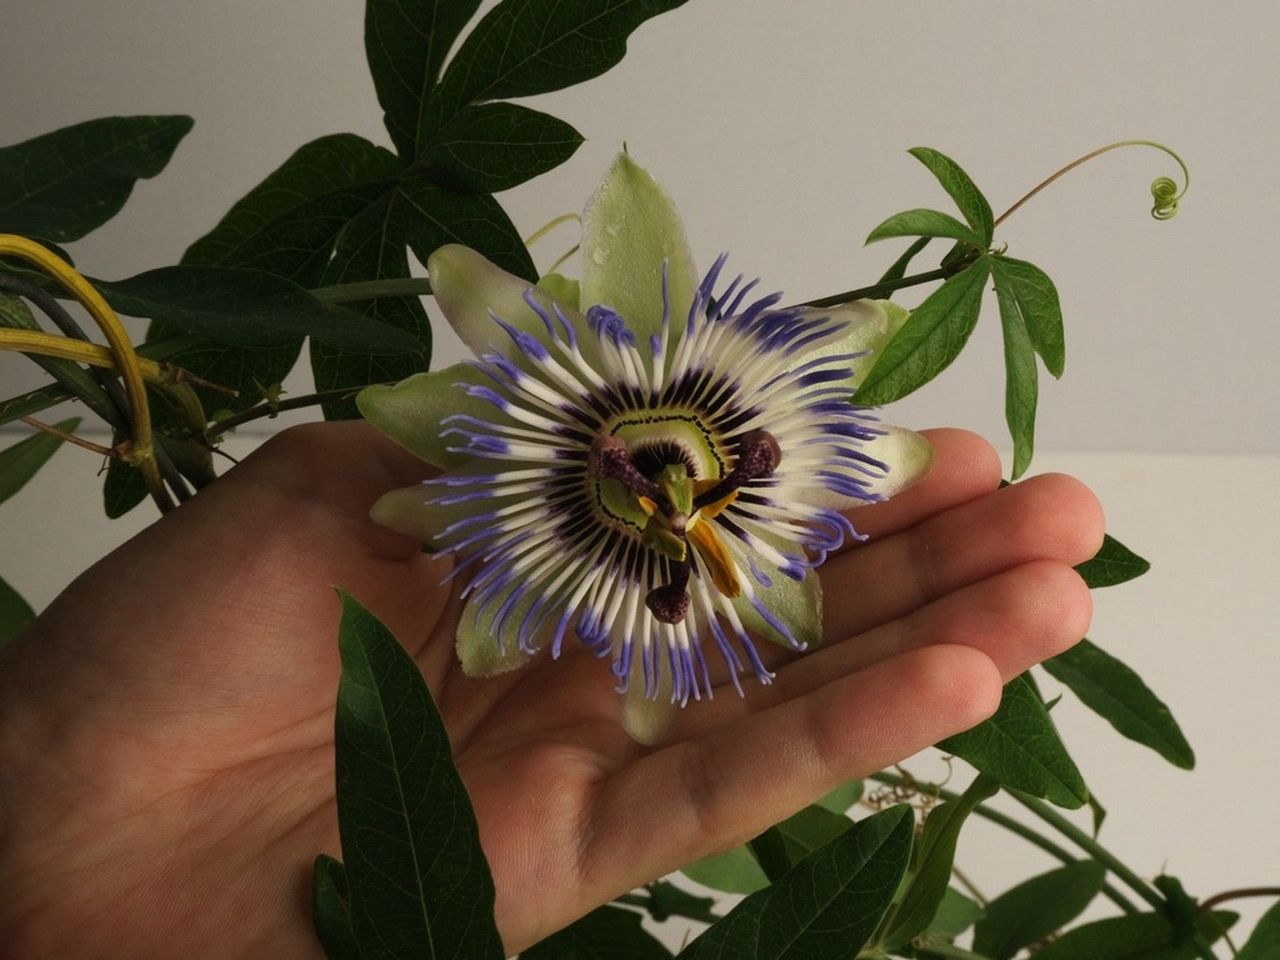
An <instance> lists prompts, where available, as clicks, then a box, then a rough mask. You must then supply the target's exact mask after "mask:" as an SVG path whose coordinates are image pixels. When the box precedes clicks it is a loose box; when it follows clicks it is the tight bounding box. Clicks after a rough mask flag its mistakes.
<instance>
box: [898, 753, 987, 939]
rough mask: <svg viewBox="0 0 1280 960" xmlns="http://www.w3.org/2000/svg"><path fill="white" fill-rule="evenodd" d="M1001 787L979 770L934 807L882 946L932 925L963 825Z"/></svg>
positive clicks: (943, 892)
mask: <svg viewBox="0 0 1280 960" xmlns="http://www.w3.org/2000/svg"><path fill="white" fill-rule="evenodd" d="M999 789H1000V785H999V784H998V783H997V782H996V781H995V779H994V778H992V777H988V776H984V775H983V774H979V775H978V776H977V777H976V778H975V779H974V781H973V783H971V784H969V786H968V788H967V789H966V790H965V791H964V793H962V794H961V795H960V796H958V797H956V798H955V799H954V800H948V801H947V802H946V803H943V804H941V805H939V806H937V807H935V808H934V810H933V812H931V813H930V814H929V816H928V817H927V818H926V819H925V821H924V832H923V834H922V835H921V837H920V841H919V843H917V844H916V848H915V852H914V853H913V854H912V857H911V870H910V874H909V876H910V880H909V881H908V883H907V888H906V891H905V892H904V893H903V895H902V899H901V900H900V901H899V903H898V905H897V907H896V908H895V909H894V910H893V912H892V913H890V914H889V916H888V918H886V920H885V924H884V931H885V932H884V935H883V936H882V937H880V944H881V945H882V946H884V947H885V948H887V949H889V950H896V949H897V948H899V947H902V946H904V945H906V944H908V943H910V942H911V941H912V940H913V939H914V938H915V937H916V936H917V935H919V934H921V933H923V932H924V931H925V929H926V928H927V927H928V926H929V924H930V922H931V921H932V920H933V918H934V916H935V915H936V914H937V912H938V908H939V907H940V906H941V904H942V898H943V897H944V896H946V893H947V884H948V883H950V881H951V865H952V862H953V861H954V860H955V856H956V841H957V840H959V839H960V828H961V827H962V826H964V822H965V820H966V819H967V818H968V816H969V814H970V813H972V812H973V808H974V807H976V806H977V805H978V804H979V803H981V802H982V801H983V800H988V799H990V798H991V797H993V796H995V794H996V793H997V792H998V791H999Z"/></svg>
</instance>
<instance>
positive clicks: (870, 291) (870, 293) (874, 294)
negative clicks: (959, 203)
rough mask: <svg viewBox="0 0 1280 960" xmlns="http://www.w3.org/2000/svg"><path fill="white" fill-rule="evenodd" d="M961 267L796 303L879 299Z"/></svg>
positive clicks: (826, 304) (819, 304)
mask: <svg viewBox="0 0 1280 960" xmlns="http://www.w3.org/2000/svg"><path fill="white" fill-rule="evenodd" d="M968 265H969V262H968V261H967V260H966V261H964V264H963V266H964V267H967V266H968ZM961 269H963V267H956V266H952V267H939V268H938V269H937V270H930V271H928V272H927V273H917V274H913V275H912V276H910V277H901V278H899V279H897V280H882V281H881V282H880V283H873V284H871V286H869V287H858V288H857V289H855V290H846V291H845V292H844V293H835V294H832V295H831V296H829V297H818V298H817V299H816V300H806V301H805V302H804V303H798V304H796V306H798V307H834V306H838V305H840V304H842V303H848V302H849V301H850V300H861V299H863V298H864V297H866V298H872V299H875V298H879V297H883V296H885V295H886V294H889V293H893V291H895V290H901V289H903V288H904V287H914V286H918V285H919V284H922V283H930V282H931V281H934V280H945V279H947V278H948V277H950V276H951V275H952V274H955V273H959V272H960V270H961Z"/></svg>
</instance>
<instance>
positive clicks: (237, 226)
mask: <svg viewBox="0 0 1280 960" xmlns="http://www.w3.org/2000/svg"><path fill="white" fill-rule="evenodd" d="M402 169H403V164H402V163H401V161H399V160H397V159H396V158H395V157H394V156H393V155H392V154H391V153H390V152H388V151H387V150H384V149H383V148H382V147H378V146H375V145H374V144H372V143H370V142H369V141H368V140H365V139H364V138H363V137H358V136H356V135H355V134H351V133H338V134H332V135H329V136H325V137H320V138H319V139H317V140H312V141H311V142H310V143H306V144H303V145H302V146H301V147H299V148H298V149H297V150H295V151H294V152H293V153H292V154H291V155H290V156H289V158H288V159H287V160H285V161H284V163H282V164H281V165H280V166H279V167H277V168H276V169H275V170H274V171H273V172H272V173H271V174H270V175H269V176H268V177H267V178H266V179H265V180H263V181H262V182H261V183H260V184H258V185H257V186H256V187H254V188H253V189H252V190H250V191H249V192H248V193H247V194H246V195H245V196H244V197H243V198H241V199H240V200H239V201H237V202H236V204H235V206H233V207H232V208H231V209H230V210H229V211H228V212H227V214H226V216H224V217H223V218H222V219H221V220H220V221H218V225H217V226H215V227H214V228H213V229H212V230H211V231H209V232H208V233H207V234H205V235H204V236H203V237H201V238H200V239H199V240H197V241H196V242H195V243H193V244H192V245H191V246H190V247H189V248H188V249H187V252H186V253H185V254H183V257H182V263H183V264H202V265H212V266H224V267H247V268H249V269H253V270H265V271H266V272H268V273H274V274H276V275H277V276H281V277H285V278H287V279H289V280H292V281H293V282H294V283H297V284H299V285H300V286H303V287H313V286H316V285H318V284H319V282H320V278H321V276H322V275H323V274H324V270H325V265H326V263H327V262H328V260H329V257H330V256H331V255H332V253H333V247H334V244H335V242H336V241H337V239H338V236H339V234H340V233H341V232H342V230H343V228H344V227H346V225H347V223H348V222H349V221H350V220H352V219H353V218H355V217H357V216H359V215H360V213H361V212H362V211H364V210H365V208H367V207H368V206H370V205H371V204H373V203H376V202H377V200H378V198H379V197H381V196H382V195H384V194H385V193H386V192H387V191H388V190H390V188H391V186H392V178H394V177H396V176H397V175H398V174H399V173H400V171H401V170H402Z"/></svg>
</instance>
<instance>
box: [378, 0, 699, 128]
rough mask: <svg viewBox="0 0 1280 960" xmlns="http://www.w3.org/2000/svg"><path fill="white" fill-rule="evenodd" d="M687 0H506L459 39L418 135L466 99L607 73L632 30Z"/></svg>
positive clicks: (543, 88) (538, 89) (545, 88)
mask: <svg viewBox="0 0 1280 960" xmlns="http://www.w3.org/2000/svg"><path fill="white" fill-rule="evenodd" d="M684 2H685V0H504V2H502V3H499V4H498V5H497V6H496V7H494V8H493V10H491V11H490V12H489V13H488V14H487V15H486V16H485V17H484V19H482V20H481V21H480V22H479V23H478V24H477V25H476V27H475V29H473V30H472V31H471V33H470V34H469V35H468V36H467V39H466V40H465V41H463V43H462V46H461V47H460V48H459V49H458V52H457V53H456V54H455V55H454V57H453V60H452V61H451V62H450V63H449V67H448V69H447V70H445V73H444V76H443V78H442V79H441V81H440V84H439V86H438V87H436V88H435V89H434V90H433V91H432V93H431V96H430V99H429V102H428V103H427V105H426V118H425V119H424V120H422V121H420V122H419V124H418V143H419V144H422V143H423V142H424V139H425V138H426V137H431V136H433V135H434V133H435V131H437V130H439V129H441V127H442V126H443V125H444V124H445V123H447V122H448V121H450V120H452V119H453V117H454V116H456V115H457V114H458V112H459V111H460V110H461V109H462V108H463V107H465V106H467V105H468V104H470V103H475V102H477V101H482V100H497V99H502V98H506V97H527V96H531V95H532V94H535V93H549V92H550V91H552V90H560V89H562V88H563V87H567V86H571V85H572V84H575V83H580V82H581V81H583V80H588V79H590V78H591V77H594V76H598V75H599V74H601V73H604V72H605V71H606V70H608V69H609V68H610V67H612V66H613V65H614V64H615V63H617V62H618V61H619V60H621V59H622V57H623V55H624V54H625V53H626V51H627V38H628V37H629V36H630V35H631V33H632V31H634V30H635V29H636V28H637V27H639V26H640V24H642V23H644V21H646V20H648V19H649V18H650V17H655V16H657V15H658V14H660V13H664V12H666V11H667V10H673V9H675V8H676V7H679V6H681V5H682V4H683V3H684ZM384 106H385V104H384Z"/></svg>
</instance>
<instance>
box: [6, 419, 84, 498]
mask: <svg viewBox="0 0 1280 960" xmlns="http://www.w3.org/2000/svg"><path fill="white" fill-rule="evenodd" d="M54 426H55V427H57V428H58V429H59V430H61V431H62V432H63V433H70V432H71V431H72V430H74V429H75V428H76V427H78V426H80V418H79V417H73V418H71V419H70V420H63V421H62V422H60V423H56V424H54ZM61 446H62V438H61V437H56V436H54V435H53V434H52V433H45V432H44V431H43V430H42V431H40V432H39V433H35V434H32V435H31V436H29V437H27V438H26V439H25V440H19V441H18V442H17V443H15V444H13V445H12V446H10V447H6V448H5V449H4V450H3V451H0V503H4V502H5V501H6V500H8V499H9V498H10V497H12V496H13V495H14V494H15V493H17V492H18V491H19V490H21V489H22V488H23V487H24V486H26V484H27V481H28V480H30V479H31V478H32V477H34V476H35V475H36V473H37V472H39V470H40V468H41V467H43V466H44V465H45V464H46V463H48V462H49V458H50V457H52V456H53V455H54V454H55V453H57V452H58V449H59V448H60V447H61Z"/></svg>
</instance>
